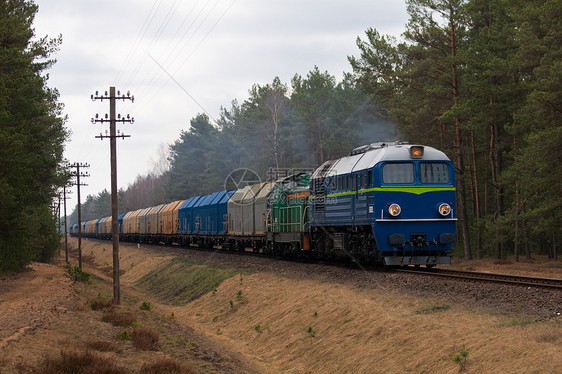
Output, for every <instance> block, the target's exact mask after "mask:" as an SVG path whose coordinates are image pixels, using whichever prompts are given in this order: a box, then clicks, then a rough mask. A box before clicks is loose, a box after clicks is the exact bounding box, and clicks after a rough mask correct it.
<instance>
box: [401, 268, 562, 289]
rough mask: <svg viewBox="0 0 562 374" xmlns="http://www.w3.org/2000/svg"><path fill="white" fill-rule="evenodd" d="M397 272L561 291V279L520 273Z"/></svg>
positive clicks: (404, 270) (415, 270)
mask: <svg viewBox="0 0 562 374" xmlns="http://www.w3.org/2000/svg"><path fill="white" fill-rule="evenodd" d="M396 271H398V272H404V273H415V274H424V275H428V276H438V277H447V278H454V279H464V280H476V281H484V282H495V283H508V284H514V285H519V286H525V287H542V288H549V289H558V290H561V291H562V279H557V278H539V277H528V276H521V275H509V274H495V273H480V272H475V271H461V270H449V269H441V268H439V269H431V270H425V269H424V270H422V269H396Z"/></svg>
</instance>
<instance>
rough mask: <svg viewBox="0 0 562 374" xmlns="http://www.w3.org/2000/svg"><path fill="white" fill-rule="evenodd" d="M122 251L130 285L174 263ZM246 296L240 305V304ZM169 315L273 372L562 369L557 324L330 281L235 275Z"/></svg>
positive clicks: (543, 268) (501, 266) (561, 269)
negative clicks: (464, 357)
mask: <svg viewBox="0 0 562 374" xmlns="http://www.w3.org/2000/svg"><path fill="white" fill-rule="evenodd" d="M108 253H110V251H105V252H103V253H101V256H100V257H98V255H100V253H96V261H98V262H99V261H102V262H103V261H110V257H108V258H109V260H103V256H108ZM123 253H124V254H123V262H122V264H123V268H126V269H128V270H127V273H126V274H125V275H124V276H123V278H122V282H123V284H127V285H132V284H133V283H134V282H136V281H138V280H139V279H141V278H142V277H144V276H145V275H146V274H149V273H150V272H151V271H153V270H155V269H156V268H157V266H158V265H159V264H161V263H162V262H163V261H165V260H168V259H169V258H170V257H165V256H161V255H160V254H158V253H157V252H149V251H147V252H143V251H142V250H140V251H139V250H137V248H136V247H133V246H129V247H127V250H126V251H123ZM457 260H458V259H455V260H454V262H455V265H454V266H453V267H454V268H455V267H456V268H464V269H469V270H475V271H490V272H507V273H509V272H511V273H519V274H528V275H536V276H550V277H555V278H562V262H560V261H558V262H553V261H548V260H544V259H542V258H534V259H533V260H532V261H526V260H522V261H521V262H519V263H516V262H514V261H507V262H498V263H494V261H489V260H475V261H469V262H463V261H457ZM133 262H134V266H132V265H133ZM366 276H367V275H366ZM240 291H241V292H242V293H241V294H242V295H243V296H244V297H243V298H244V302H239V301H238V300H237V295H238V294H239V292H240ZM230 301H232V303H233V304H234V306H235V308H232V307H231V304H230ZM157 305H159V306H158V308H162V307H163V306H162V305H161V304H157ZM170 311H173V314H174V316H175V317H176V320H177V321H178V323H182V324H186V325H189V326H193V327H194V328H195V329H196V330H197V331H198V332H200V333H203V334H204V335H206V336H210V337H212V338H213V339H214V340H215V341H217V342H219V343H220V344H224V345H225V346H226V347H228V348H229V349H231V350H233V351H237V352H240V353H241V354H242V355H244V356H246V357H250V358H251V359H252V361H254V362H257V363H258V364H261V365H262V366H261V367H262V368H264V369H265V370H264V371H263V372H270V373H275V372H285V371H287V372H295V373H298V372H322V373H342V372H353V373H373V372H389V373H403V372H410V373H422V372H426V373H457V372H458V371H459V364H457V363H456V362H455V361H454V359H455V357H457V356H459V355H460V354H461V353H463V352H467V354H468V356H467V360H466V362H465V363H464V364H463V365H464V372H465V373H484V372H502V373H527V372H537V373H543V372H544V373H550V372H552V373H556V372H560V367H559V364H558V363H559V362H562V351H560V349H559V347H560V344H561V342H562V327H561V325H562V319H560V318H558V319H554V320H551V321H549V322H535V321H529V322H528V323H527V322H526V320H525V318H524V317H521V316H507V315H501V314H499V313H496V314H494V313H489V312H486V311H480V310H475V309H471V308H468V307H461V306H459V305H457V304H454V303H453V302H451V301H444V300H438V299H433V300H432V299H428V298H423V299H422V298H414V297H408V296H404V295H403V294H398V293H396V292H393V290H392V289H375V290H358V289H356V288H353V287H351V286H344V285H341V284H332V283H329V281H326V282H317V281H312V280H309V279H289V278H284V277H282V276H278V275H272V274H269V273H261V274H248V275H245V276H244V281H243V284H242V282H241V281H240V280H239V279H238V277H236V276H235V277H233V278H231V279H227V280H226V281H224V282H223V283H222V284H221V285H220V286H219V287H217V290H216V292H211V293H209V294H207V295H205V296H203V297H202V298H200V299H198V300H196V301H194V302H191V303H189V304H188V305H187V306H183V307H178V308H174V309H170V308H168V309H167V314H169V313H170ZM519 320H521V321H523V322H519ZM514 321H515V322H514ZM217 331H220V334H217V333H216V332H217ZM164 340H165V339H164V338H162V341H164ZM141 353H143V354H145V353H149V352H141ZM162 366H163V365H162ZM145 367H148V365H145ZM147 372H148V371H147Z"/></svg>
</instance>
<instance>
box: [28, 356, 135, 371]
mask: <svg viewBox="0 0 562 374" xmlns="http://www.w3.org/2000/svg"><path fill="white" fill-rule="evenodd" d="M37 373H39V374H80V373H97V374H121V373H123V374H125V373H127V371H126V370H125V369H123V368H120V367H118V366H116V365H115V364H113V362H111V361H110V360H109V359H106V358H103V357H99V356H97V355H96V354H94V353H92V352H70V353H69V352H64V351H63V352H61V354H60V357H47V358H46V359H45V361H44V362H43V365H42V367H40V368H39V369H38V370H37Z"/></svg>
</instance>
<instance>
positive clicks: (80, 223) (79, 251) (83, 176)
mask: <svg viewBox="0 0 562 374" xmlns="http://www.w3.org/2000/svg"><path fill="white" fill-rule="evenodd" d="M68 167H71V168H76V172H75V173H71V175H72V176H74V177H76V183H73V184H74V185H76V186H77V187H78V266H79V267H80V269H82V210H81V209H80V205H81V204H80V186H87V184H84V183H80V177H82V178H86V177H89V176H90V174H88V173H84V172H80V168H89V167H90V165H89V164H82V163H77V162H75V163H74V164H72V165H68Z"/></svg>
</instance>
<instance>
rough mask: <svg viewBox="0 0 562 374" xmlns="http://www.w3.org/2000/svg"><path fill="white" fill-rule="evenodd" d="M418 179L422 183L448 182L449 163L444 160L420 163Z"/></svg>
mask: <svg viewBox="0 0 562 374" xmlns="http://www.w3.org/2000/svg"><path fill="white" fill-rule="evenodd" d="M420 181H421V182H422V183H428V184H431V183H433V184H437V183H449V181H450V180H449V165H448V164H446V163H444V162H422V163H420Z"/></svg>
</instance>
